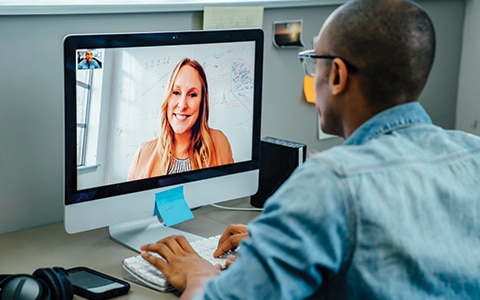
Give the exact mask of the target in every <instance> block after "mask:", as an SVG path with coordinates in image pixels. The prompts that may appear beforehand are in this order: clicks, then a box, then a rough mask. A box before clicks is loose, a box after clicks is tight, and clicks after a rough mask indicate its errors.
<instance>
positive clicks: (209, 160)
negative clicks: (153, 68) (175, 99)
mask: <svg viewBox="0 0 480 300" xmlns="http://www.w3.org/2000/svg"><path fill="white" fill-rule="evenodd" d="M183 66H190V67H192V68H194V69H195V70H196V71H197V74H198V77H199V79H200V81H201V84H202V91H201V92H202V98H201V102H200V108H199V110H200V111H199V117H198V119H197V120H196V122H195V124H194V125H193V127H192V128H191V131H192V136H191V143H192V146H191V147H190V150H189V154H188V157H189V159H190V164H191V167H192V169H193V170H196V169H201V168H206V167H209V166H213V165H216V164H217V158H216V157H217V156H216V149H215V145H214V143H213V138H212V135H211V134H210V127H209V126H208V115H209V112H210V107H209V103H208V102H209V101H208V83H207V76H206V75H205V71H204V69H203V67H202V66H201V65H200V63H199V62H198V61H196V60H191V59H189V58H184V59H182V60H181V61H180V62H179V63H178V64H177V65H176V66H175V68H174V69H173V72H172V74H171V75H170V80H169V83H168V87H167V90H166V95H165V99H164V101H163V104H162V106H161V122H160V136H159V137H158V146H157V152H158V155H159V156H160V166H161V170H163V171H162V172H163V173H164V174H167V173H168V171H169V169H170V168H171V166H172V162H173V159H174V157H173V155H172V145H173V139H174V133H173V129H172V127H171V125H170V123H169V122H168V118H167V107H168V100H169V98H170V96H171V95H172V91H173V86H174V84H175V80H176V78H177V76H178V73H179V71H180V69H181V68H182V67H183Z"/></svg>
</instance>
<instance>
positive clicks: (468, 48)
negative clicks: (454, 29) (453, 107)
mask: <svg viewBox="0 0 480 300" xmlns="http://www.w3.org/2000/svg"><path fill="white" fill-rule="evenodd" d="M479 29H480V1H478V0H467V2H466V8H465V25H464V30H463V45H462V61H461V64H460V75H459V77H458V100H457V114H456V122H455V127H456V128H457V129H461V130H465V131H467V132H471V133H474V134H477V135H480V56H479V55H480V34H479V31H478V30H479Z"/></svg>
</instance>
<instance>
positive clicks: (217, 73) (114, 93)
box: [102, 42, 255, 182]
mask: <svg viewBox="0 0 480 300" xmlns="http://www.w3.org/2000/svg"><path fill="white" fill-rule="evenodd" d="M254 53H255V44H254V42H236V43H222V44H200V45H182V46H162V47H142V48H119V49H106V50H105V59H104V63H103V74H104V80H103V95H102V101H105V102H108V104H107V103H105V104H104V105H102V106H103V107H104V108H105V109H107V110H108V112H109V113H108V117H107V121H103V123H104V125H103V126H108V129H107V132H108V134H107V140H108V143H107V145H108V149H106V151H107V155H106V162H105V164H106V166H107V168H108V170H107V176H108V179H107V182H121V181H124V180H125V178H126V175H127V173H128V169H129V167H130V164H131V162H132V159H133V156H134V154H135V153H136V151H137V150H138V148H139V146H140V144H141V143H142V142H145V141H149V140H152V139H154V138H156V137H158V136H159V135H160V134H161V133H160V132H159V124H160V108H161V105H162V103H163V102H164V99H165V96H166V95H165V93H166V87H167V85H168V80H169V77H170V74H171V72H172V70H173V69H174V67H175V65H176V64H177V63H178V62H179V61H180V60H182V59H183V58H185V57H188V58H190V59H195V60H197V61H198V62H199V63H200V64H201V65H202V66H203V68H204V70H205V73H206V76H207V81H208V88H209V104H210V115H209V126H210V127H211V128H214V129H218V130H221V131H222V132H223V133H224V134H225V135H226V136H227V138H228V140H229V142H230V145H231V147H232V152H233V158H234V161H235V162H240V161H246V160H250V159H251V150H252V132H253V119H252V117H253V97H254V96H253V95H254V60H255V57H254V55H253V54H254ZM105 124H108V125H105Z"/></svg>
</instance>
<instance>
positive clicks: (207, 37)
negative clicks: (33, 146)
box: [64, 29, 263, 205]
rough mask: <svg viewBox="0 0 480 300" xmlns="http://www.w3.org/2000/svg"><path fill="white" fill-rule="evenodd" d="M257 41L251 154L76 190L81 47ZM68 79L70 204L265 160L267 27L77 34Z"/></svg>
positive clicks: (70, 43)
mask: <svg viewBox="0 0 480 300" xmlns="http://www.w3.org/2000/svg"><path fill="white" fill-rule="evenodd" d="M243 41H254V42H255V69H254V80H255V82H254V91H253V96H254V103H253V116H252V117H253V118H252V121H253V132H252V158H251V160H248V161H243V162H236V163H234V164H229V165H221V166H216V167H211V168H206V169H200V170H194V171H189V172H185V173H179V174H171V175H165V176H159V177H153V178H147V179H142V180H135V181H128V182H127V181H125V182H122V183H115V184H107V185H103V186H98V187H92V188H87V189H77V157H76V134H77V131H76V113H77V112H76V108H77V107H76V106H77V103H76V83H75V82H76V59H77V56H76V50H78V49H93V48H122V47H132V46H134V45H135V46H138V47H142V46H145V47H150V46H171V45H188V44H208V43H231V42H243ZM64 68H65V70H64V72H65V73H64V83H65V90H64V92H65V94H64V96H65V99H64V102H65V108H64V109H65V149H64V150H65V187H64V188H65V199H64V200H65V205H71V204H76V203H80V202H85V201H92V200H100V199H104V198H109V197H115V196H119V195H124V194H130V193H136V192H141V191H144V190H152V189H158V188H164V187H168V186H175V185H179V184H186V183H189V182H194V181H199V180H204V179H211V178H215V177H221V176H227V175H232V174H236V173H242V172H248V171H252V170H258V169H259V164H260V134H261V133H260V122H261V120H260V117H261V97H262V82H263V78H262V76H263V31H262V30H261V29H235V30H189V31H172V32H142V33H138V32H133V33H109V34H74V35H68V36H66V37H65V39H64Z"/></svg>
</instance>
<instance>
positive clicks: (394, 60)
mask: <svg viewBox="0 0 480 300" xmlns="http://www.w3.org/2000/svg"><path fill="white" fill-rule="evenodd" d="M315 52H316V54H320V55H333V56H335V57H337V58H334V59H317V66H316V77H315V88H316V94H317V108H318V110H319V112H320V115H321V116H322V128H323V129H324V130H325V131H326V132H329V133H332V134H338V135H342V136H345V137H347V136H348V135H349V134H350V133H351V132H352V131H353V130H355V129H356V127H358V126H359V125H360V124H361V123H362V122H364V121H365V120H366V119H368V118H369V117H371V116H372V115H373V114H375V113H378V112H379V111H382V110H384V109H386V108H389V107H391V106H394V105H397V104H400V103H405V102H410V101H415V100H417V98H418V96H419V95H420V93H421V91H422V89H423V87H424V86H425V83H426V81H427V77H428V74H429V72H430V69H431V66H432V64H433V59H434V56H435V32H434V28H433V24H432V22H431V20H430V18H429V17H428V15H427V14H426V12H425V11H424V10H423V9H421V8H420V7H419V6H418V5H417V4H414V3H413V2H411V1H408V0H351V1H348V2H347V3H345V4H344V5H342V6H340V7H339V8H338V9H337V10H335V11H334V12H333V13H332V15H330V17H329V18H328V19H327V20H326V22H325V23H324V26H323V27H322V29H321V31H320V34H319V36H318V37H317V40H316V43H315ZM351 66H354V68H352V67H351ZM354 69H356V70H354ZM336 100H340V101H336ZM354 100H360V102H356V103H355V102H354ZM345 101H346V102H345ZM352 109H356V110H357V111H358V113H359V114H360V115H362V114H363V120H362V116H359V119H358V120H353V121H352V122H353V123H354V124H353V125H352V124H350V125H347V124H346V123H348V122H350V123H352V122H351V120H348V118H352V116H353V115H354V111H352ZM323 118H325V120H323ZM345 126H350V128H345Z"/></svg>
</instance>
